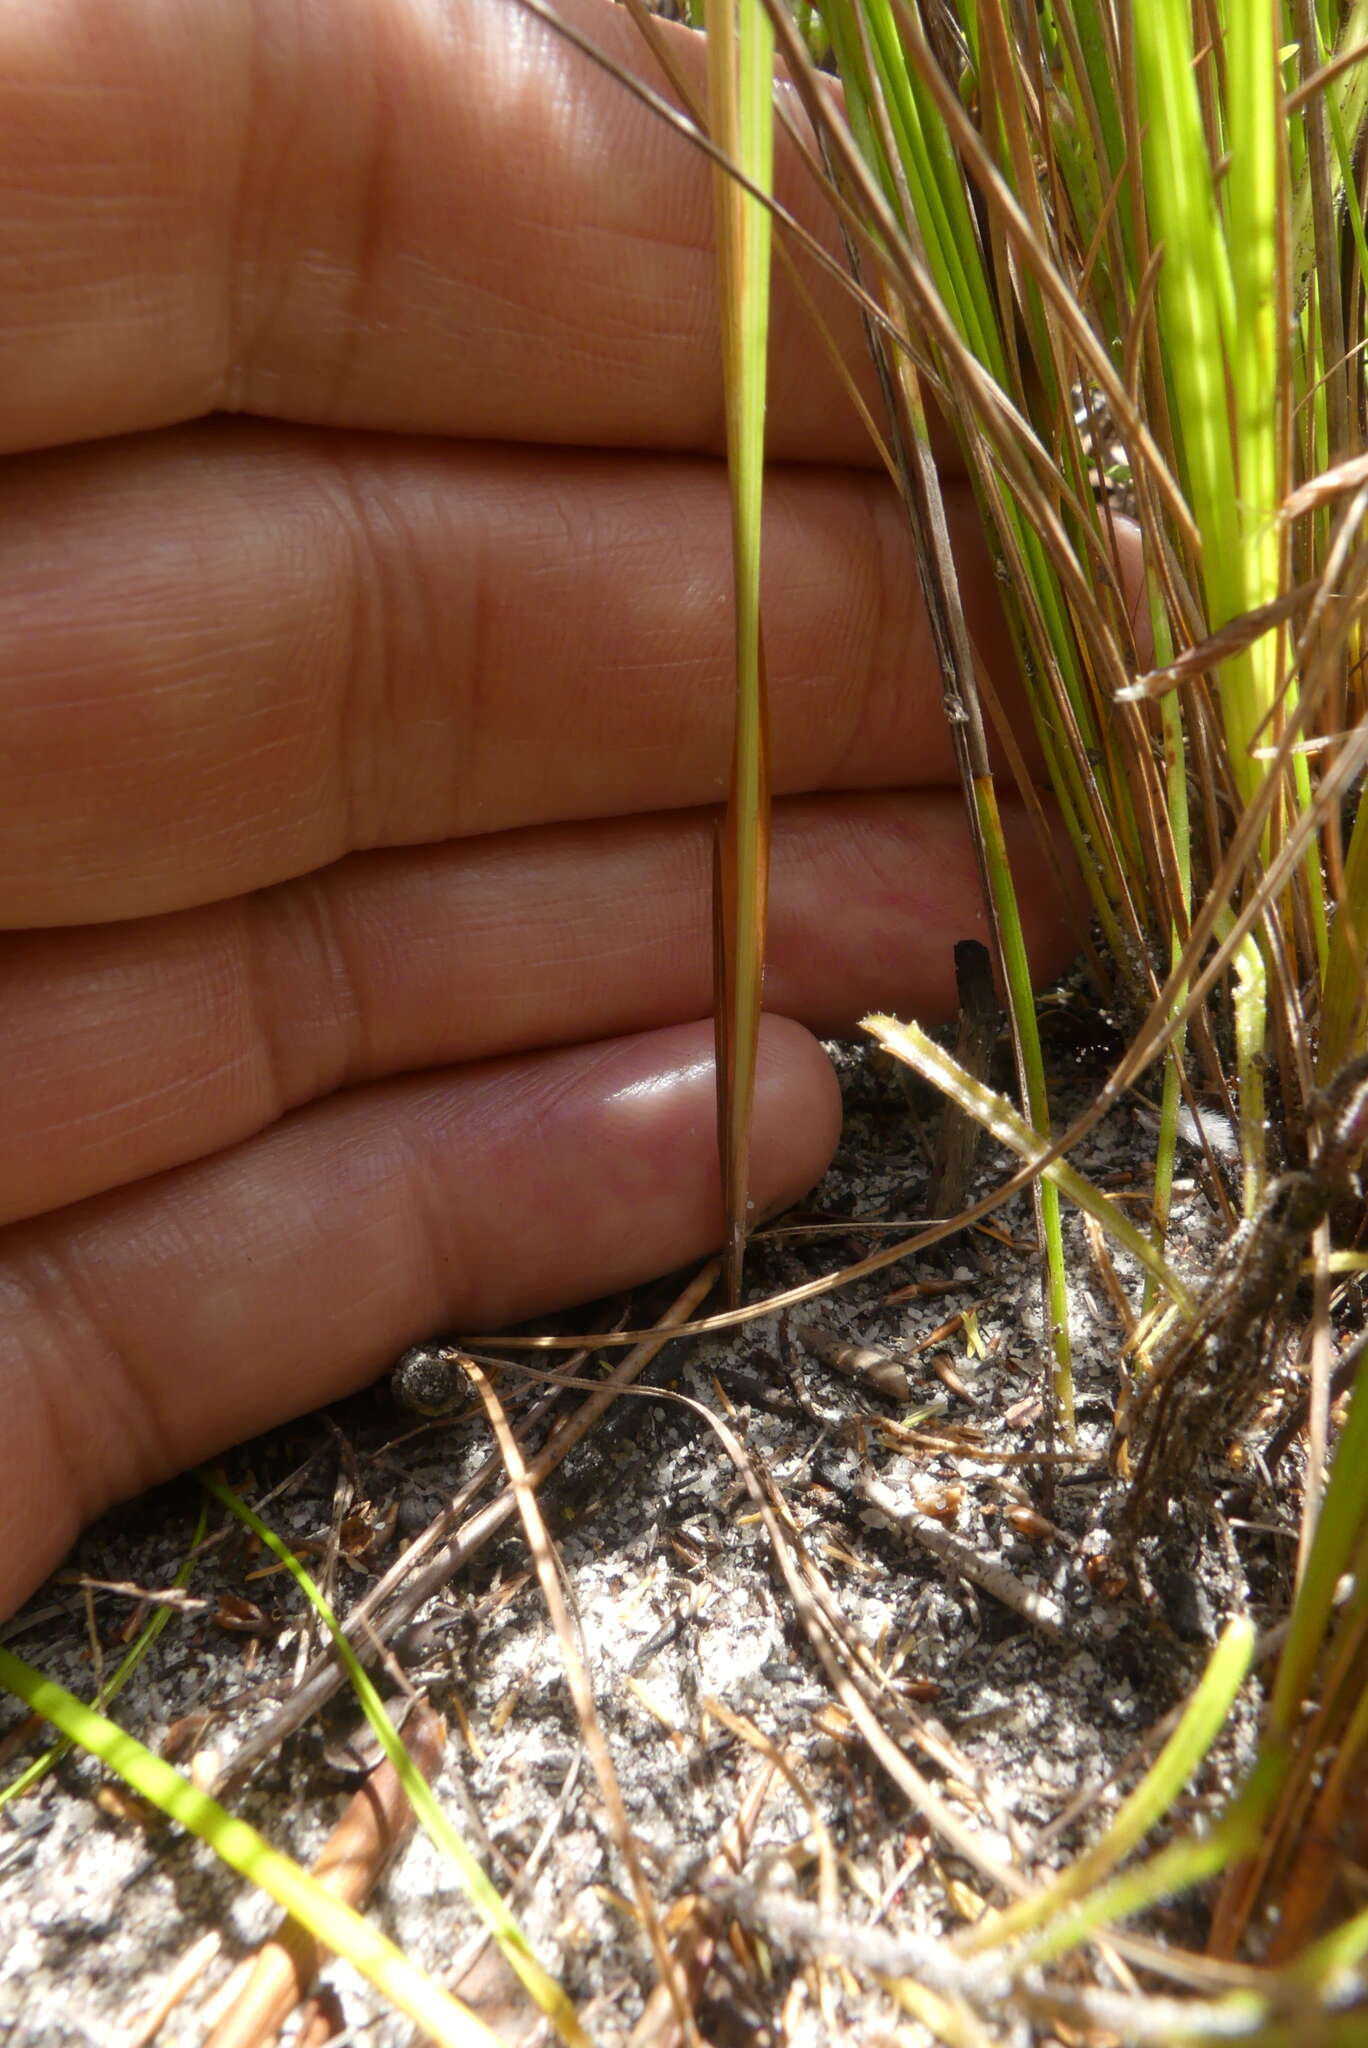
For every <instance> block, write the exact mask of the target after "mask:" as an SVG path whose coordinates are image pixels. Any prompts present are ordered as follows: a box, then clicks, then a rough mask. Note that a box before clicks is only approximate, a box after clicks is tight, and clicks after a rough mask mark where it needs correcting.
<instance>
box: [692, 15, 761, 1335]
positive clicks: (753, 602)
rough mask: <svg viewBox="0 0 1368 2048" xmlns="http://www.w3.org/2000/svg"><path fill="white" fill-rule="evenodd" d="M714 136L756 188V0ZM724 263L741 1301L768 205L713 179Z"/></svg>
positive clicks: (724, 993)
mask: <svg viewBox="0 0 1368 2048" xmlns="http://www.w3.org/2000/svg"><path fill="white" fill-rule="evenodd" d="M708 30H709V33H708V95H709V109H710V119H711V123H712V130H713V139H714V141H715V142H716V143H717V144H718V146H719V147H720V148H721V149H722V151H723V152H724V154H725V155H726V157H727V158H728V160H729V161H730V162H732V163H734V164H735V165H736V167H737V169H738V170H739V171H741V172H742V173H743V174H744V175H745V177H746V178H747V179H748V180H749V181H750V183H751V185H752V186H753V187H754V188H755V189H756V190H757V191H760V192H768V191H769V190H770V189H771V186H772V184H773V170H774V112H773V90H774V86H773V80H774V31H773V28H772V27H771V24H770V20H769V16H768V15H767V14H766V12H765V9H764V7H763V5H762V4H761V0H718V4H716V5H713V6H710V7H709V9H708ZM714 179H715V193H716V211H717V226H718V249H719V261H720V265H721V301H722V322H723V347H722V361H723V381H724V392H725V399H726V412H727V468H728V474H729V477H730V482H731V505H732V564H733V583H734V589H735V618H736V629H735V630H736V716H735V728H734V737H733V747H732V777H731V789H730V795H729V800H728V805H727V817H726V824H725V827H724V832H723V840H722V849H721V858H720V861H719V868H718V872H719V886H720V901H719V905H718V912H717V920H718V929H719V939H718V957H719V963H720V965H721V967H722V974H721V979H720V985H719V986H718V987H717V988H716V989H715V990H714V1003H715V1006H716V1009H717V1013H718V1022H717V1054H718V1059H717V1075H718V1144H719V1150H720V1153H721V1171H722V1203H723V1211H724V1216H725V1224H726V1244H725V1264H724V1271H725V1277H726V1284H727V1291H728V1294H729V1296H730V1298H731V1299H732V1300H733V1301H735V1300H737V1299H739V1296H740V1289H741V1267H742V1260H743V1257H744V1253H745V1243H746V1235H747V1230H748V1220H749V1208H748V1202H749V1168H750V1124H751V1109H752V1104H753V1101H754V1095H755V1062H756V1052H757V1043H758V1036H759V1030H760V1011H761V1004H762V998H763V986H762V984H763V979H764V960H765V920H766V910H767V901H768V884H769V766H768V733H767V710H766V701H765V670H764V652H763V647H762V643H761V631H760V549H761V519H762V505H763V494H764V472H765V392H766V363H767V351H768V345H769V301H770V268H771V245H772V239H773V238H772V227H771V217H770V213H769V209H768V208H767V207H766V206H764V205H763V204H762V203H761V201H760V200H759V199H758V198H756V197H755V196H753V193H752V192H750V191H747V190H744V189H743V188H742V187H741V186H740V185H739V184H738V183H737V182H736V181H735V180H734V179H733V178H730V177H728V176H727V174H726V173H725V172H724V171H722V170H717V171H716V172H715V173H714Z"/></svg>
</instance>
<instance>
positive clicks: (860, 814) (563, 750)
mask: <svg viewBox="0 0 1368 2048" xmlns="http://www.w3.org/2000/svg"><path fill="white" fill-rule="evenodd" d="M565 5H566V11H567V12H568V13H570V14H572V15H573V18H574V19H575V20H576V21H577V22H578V23H579V24H580V26H582V27H583V28H585V29H586V30H587V31H589V32H590V33H592V34H593V35H594V36H595V38H596V39H597V40H598V41H599V42H600V43H602V44H603V45H605V46H607V47H608V48H610V49H612V50H614V51H615V52H616V53H617V54H618V55H619V56H620V57H622V58H624V59H630V60H631V61H632V62H633V63H635V64H637V65H640V64H641V62H642V61H643V60H642V56H641V51H640V46H639V44H638V43H637V41H636V40H635V32H634V31H633V30H632V28H631V26H630V23H629V22H628V21H627V20H626V18H625V17H624V16H623V15H622V14H621V13H619V12H615V11H613V10H612V9H610V8H608V7H606V6H604V5H602V4H600V0H565ZM676 39H677V41H678V43H679V46H680V49H681V52H682V56H683V61H685V62H686V63H687V64H689V65H691V66H693V67H694V68H695V70H697V69H698V50H697V46H696V43H695V40H694V39H693V38H690V37H688V36H685V35H684V34H683V33H682V32H681V33H679V34H678V36H677V38H676ZM783 183H784V190H785V192H786V193H787V195H788V197H789V198H790V199H791V201H792V202H793V203H794V204H795V206H797V207H798V209H799V210H800V211H801V212H802V213H803V214H804V215H805V216H806V217H807V218H808V219H810V220H812V221H814V222H815V221H817V220H819V219H820V208H819V206H818V205H817V203H816V202H815V200H812V199H810V198H807V197H804V196H803V195H804V194H805V192H806V186H805V182H804V180H803V177H802V175H801V173H799V172H797V171H796V169H795V167H794V165H793V164H792V163H789V164H788V165H787V166H786V168H785V171H784V180H783ZM711 204H712V201H711V190H710V185H709V175H708V172H707V170H706V167H705V166H704V165H703V164H702V163H701V161H700V160H698V159H697V158H696V157H695V156H694V155H693V154H692V153H691V152H690V150H689V149H688V147H687V145H686V144H685V143H683V142H682V141H681V140H680V139H679V138H677V137H675V136H672V135H670V134H669V133H667V132H666V131H665V130H664V128H663V127H662V126H661V125H660V124H659V123H658V122H656V121H654V120H653V119H652V117H651V115H650V114H649V113H648V112H646V111H645V110H643V109H642V108H640V107H639V106H638V105H636V104H635V103H634V102H633V101H632V100H631V99H629V98H628V97H627V96H626V95H625V94H624V93H623V91H622V90H621V88H620V87H619V86H617V85H615V84H614V83H612V82H611V81H610V80H608V79H606V78H604V77H603V76H602V75H601V74H600V73H599V72H598V71H596V70H595V69H594V68H593V67H592V66H591V65H590V64H588V63H587V62H586V61H585V59H584V58H583V57H581V56H579V55H577V54H575V53H574V52H573V51H572V50H570V49H569V48H567V47H566V46H565V45H564V44H563V43H562V42H560V41H559V40H558V39H557V38H556V37H555V36H554V35H553V34H552V33H551V32H550V31H548V30H546V29H545V28H543V27H542V26H540V25H539V24H538V23H536V22H535V21H534V20H533V19H532V18H531V16H529V15H528V14H526V13H525V12H524V11H522V10H521V9H520V8H519V6H518V5H517V0H450V4H449V5H446V6H441V5H437V4H435V0H313V4H309V5H306V4H304V0H300V4H297V5H295V6H288V5H282V4H280V0H257V4H256V5H253V4H252V0H211V4H205V5H198V6H195V7H192V8H186V7H179V6H173V5H171V4H170V0H62V4H59V5H53V4H51V0H8V4H5V5H3V6H0V450H3V460H2V461H0V979H2V982H3V1002H0V1089H2V1090H3V1115H2V1117H0V1124H2V1126H3V1129H4V1133H5V1144H4V1147H3V1152H0V1224H2V1225H3V1226H4V1227H3V1229H0V1306H2V1308H3V1323H2V1324H0V1415H3V1418H4V1424H3V1430H0V1612H7V1611H10V1610H12V1609H13V1608H14V1607H15V1606H16V1605H17V1604H18V1602H19V1601H21V1600H22V1599H23V1598H24V1597H25V1596H26V1594H27V1593H29V1592H30V1591H31V1590H32V1588H33V1587H34V1586H35V1585H36V1584H37V1583H38V1582H39V1580H40V1579H41V1578H42V1577H43V1575H44V1574H45V1573H46V1572H47V1571H49V1570H50V1569H51V1568H52V1567H53V1566H54V1565H55V1564H57V1563H58V1562H59V1561H60V1559H61V1557H62V1555H63V1553H64V1551H65V1550H66V1549H67V1547H68V1546H69V1545H70V1543H71V1540H72V1538H73V1537H74V1535H75V1534H76V1532H77V1531H78V1529H79V1528H80V1527H81V1525H82V1524H83V1523H84V1522H86V1521H88V1520H89V1519H90V1518H91V1517H92V1516H94V1515H96V1514H97V1513H99V1512H100V1511H101V1510H102V1509H103V1508H104V1507H105V1506H107V1505H108V1504H109V1503H111V1502H112V1501H115V1500H117V1499H121V1498H124V1497H127V1496H128V1495H130V1494H133V1493H135V1492H137V1491H139V1490H140V1489H142V1488H144V1487H146V1486H147V1485H149V1484H150V1483H152V1482H153V1481H155V1480H157V1479H159V1478H162V1477H165V1476H166V1475H168V1474H170V1473H174V1472H176V1471H179V1470H181V1469H183V1468H185V1467H186V1466H187V1465H189V1464H191V1463H193V1462H194V1461H196V1460H197V1459H200V1458H202V1457H204V1456H206V1455H208V1454H210V1453H212V1452H213V1451H215V1450H217V1449H220V1448H222V1447H224V1446H226V1445H228V1444H230V1443H232V1442H234V1441H236V1440H238V1439H241V1438H242V1437H244V1436H247V1435H249V1434H251V1433H252V1432H254V1431H257V1430H260V1429H262V1428H264V1427H266V1426H268V1425H270V1424H272V1423H274V1422H277V1421H280V1420H283V1419H285V1418H287V1417H288V1416H290V1415H293V1414H298V1413H300V1412H302V1411H304V1410H307V1409H309V1408H311V1407H313V1406H316V1405H317V1404H319V1403H321V1402H324V1401H327V1400H329V1399H331V1398H334V1397H336V1396H339V1395H342V1394H344V1393H346V1392H348V1391H350V1390H352V1389H354V1388H356V1387H358V1386H361V1385H363V1384H365V1382H367V1381H368V1380H370V1379H373V1378H374V1377H375V1376H376V1374H377V1373H379V1372H381V1371H383V1370H384V1369H385V1367H386V1365H387V1364H388V1363H389V1362H390V1361H391V1360H392V1359H393V1358H394V1356H395V1355H396V1354H397V1353H398V1352H399V1351H400V1350H401V1349H402V1348H403V1347H404V1346H405V1345H407V1344H409V1343H411V1342H413V1341H414V1340H415V1339H418V1338H421V1337H423V1336H425V1335H427V1334H428V1333H430V1332H431V1331H433V1330H435V1329H439V1328H442V1329H458V1330H461V1331H464V1332H474V1331H478V1330H490V1329H494V1328H497V1327H498V1326H499V1325H501V1324H505V1323H507V1322H509V1321H511V1320H513V1319H517V1318H523V1317H527V1316H531V1315H535V1314H536V1313H538V1312H539V1311H543V1310H546V1309H548V1308H550V1307H553V1306H557V1305H562V1304H568V1303H571V1302H576V1301H581V1300H586V1299H589V1298H591V1297H593V1296H594V1295H597V1294H600V1293H603V1292H606V1291H608V1290H611V1289H616V1288H620V1287H622V1286H625V1285H627V1284H629V1283H632V1282H635V1281H639V1280H643V1279H645V1278H647V1277H649V1276H652V1275H655V1274H658V1273H660V1272H662V1271H666V1270H668V1269H669V1268H671V1267H673V1266H676V1265H679V1264H682V1263H684V1262H686V1261H688V1260H690V1259H692V1258H695V1257H697V1256H699V1255H701V1254H703V1253H705V1252H706V1251H707V1250H709V1249H710V1248H711V1247H713V1246H714V1245H715V1244H716V1242H717V1240H718V1238H719V1235H720V1227H721V1226H720V1218H719V1211H718V1200H717V1194H716V1157H715V1145H714V1122H713V1100H712V1090H713V1076H712V1065H711V1025H710V1023H709V1021H708V1018H709V1009H710V992H709V933H708V867H709V832H710V829H711V828H710V822H709V820H710V816H711V813H710V812H709V811H708V810H707V809H706V808H705V807H707V806H710V805H712V804H714V803H715V802H716V800H717V799H718V797H719V796H720V794H721V793H722V791H723V789H724V786H725V775H726V768H727V760H728V732H729V690H730V678H729V667H728V664H729V652H730V628H729V623H728V587H729V586H728V574H729V568H728V559H729V558H728V541H727V524H726V521H727V513H726V486H725V475H724V470H723V467H722V465H721V463H720V461H719V459H718V450H719V443H720V420H721V399H720V389H719V372H718V357H717V349H716V340H715V333H716V308H715V299H714V286H713V257H712V251H711V222H712V215H711ZM823 233H824V234H825V235H826V236H827V238H828V239H831V230H830V229H829V228H825V229H824V230H823ZM825 303H826V305H827V310H828V312H829V314H830V316H831V317H832V319H833V320H834V321H835V322H836V323H837V325H838V327H839V330H840V333H841V335H842V337H843V340H844V341H845V342H846V344H847V345H848V346H849V349H850V351H851V354H852V358H853V357H854V356H856V355H857V353H858V350H859V345H860V344H859V336H858V330H857V328H856V325H855V323H854V321H853V318H852V317H851V315H850V314H849V312H848V310H845V309H843V308H842V306H841V304H840V302H839V300H838V299H837V297H836V296H835V295H834V293H833V292H828V293H826V294H825ZM776 320H777V338H776V345H775V354H774V368H773V395H772V411H771V446H772V450H773V453H774V456H775V458H776V463H777V467H776V471H775V475H774V479H773V484H772V488H771V491H770V497H769V507H768V515H767V516H768V526H767V536H766V544H767V549H768V554H767V564H766V586H765V596H766V604H767V616H768V636H769V658H770V675H771V687H772V696H773V724H774V741H775V745H774V774H775V784H776V790H777V793H778V797H779V801H778V804H777V808H776V818H775V857H774V858H775V870H774V881H773V911H772V942H771V964H770V970H769V980H768V985H767V995H768V1004H769V1008H770V1010H771V1012H772V1013H773V1014H772V1015H771V1016H769V1017H768V1018H767V1020H766V1023H765V1027H764V1034H763V1056H762V1063H761V1069H760V1079H759V1087H758V1096H757V1103H756V1150H755V1162H754V1173H753V1192H754V1195H755V1199H756V1201H757V1203H758V1205H759V1206H760V1207H761V1208H764V1209H773V1208H775V1207H776V1206H779V1205H782V1204H784V1203H786V1202H788V1201H791V1200H793V1199H795V1198H796V1197H798V1196H799V1195H801V1194H802V1193H803V1191H804V1190H805V1189H807V1188H808V1187H809V1186H810V1185H811V1184H812V1183H813V1181H814V1180H815V1179H816V1178H817V1177H818V1175H819V1174H820V1173H821V1171H822V1168H823V1166H824V1165H825V1163H826V1160H827V1158H828V1157H829V1155H830V1153H831V1150H832V1148H833V1145H834V1143H835V1140H836V1136H837V1130H838V1122H839V1102H838V1097H837V1090H836V1085H835V1081H834V1078H833V1076H832V1072H831V1069H830V1066H829V1064H828V1062H827V1059H826V1056H825V1054H824V1053H823V1051H822V1049H821V1047H820V1046H819V1044H818V1043H817V1040H816V1038H815V1037H814V1036H813V1035H812V1034H813V1033H814V1032H831V1031H834V1030H836V1029H840V1028H846V1027H848V1026H850V1025H852V1024H853V1023H854V1021H855V1020H856V1019H857V1018H858V1017H859V1016H860V1015H861V1014H862V1013H863V1012H864V1011H865V1010H867V1009H868V1008H870V1007H873V1006H880V1007H885V1008H891V1009H894V1010H898V1011H901V1012H903V1013H904V1014H908V1013H917V1014H920V1015H922V1016H924V1017H931V1018H939V1017H943V1016H945V1015H946V1014H947V1013H948V1011H949V1010H950V1009H951V1007H952V1005H953V967H952V961H951V948H952V946H953V944H954V942H955V940H956V939H958V938H961V937H964V936H968V935H973V934H974V933H978V932H981V931H982V928H983V920H982V914H981V908H980V904H979V899H978V890H977V884H976V880H975V873H974V864H973V860H972V856H971V851H970V846H969V841H968V837H967V833H966V829H965V826H964V823H963V812H962V805H961V800H960V798H959V795H958V792H957V790H956V788H955V786H954V768H953V762H952V758H951V753H950V748H949V744H948V742H947V739H946V737H945V733H944V729H943V725H942V721H941V718H940V713H939V709H938V682H937V678H936V674H935V669H934V664H933V661H932V656H931V650H930V645H929V640H928V635H927V631H926V626H925V621H924V618H923V615H922V610H921V606H920V602H919V599H918V595H917V587H916V572H915V567H914V564H913V560H912V556H911V554H910V551H909V548H908V544H907V541H906V537H905V529H904V524H903V520H902V516H901V514H900V512H899V508H898V505H897V502H896V499H895V497H894V496H893V494H892V492H891V490H890V489H889V487H888V486H887V484H886V483H885V482H884V481H883V479H882V478H881V477H880V475H879V474H878V472H877V470H876V469H875V467H874V466H873V464H872V462H871V460H870V457H869V453H868V449H867V447H866V445H865V440H864V436H863V433H862V430H861V428H860V426H859V424H858V422H857V420H856V418H855V416H854V414H853V412H852V410H851V409H850V407H849V405H848V404H847V403H846V402H845V401H844V400H843V398H842V396H841V394H840V390H839V387H838V385H837V383H836V381H835V379H834V377H833V375H832V373H831V371H830V369H829V368H828V366H827V365H826V363H825V361H824V359H823V356H822V353H821V349H820V346H819V345H818V344H817V343H816V342H815V340H814V339H813V337H812V335H811V333H810V331H809V329H808V328H807V326H806V324H805V323H804V321H803V319H802V317H801V315H800V314H799V312H798V311H797V309H796V307H795V305H794V303H793V302H792V301H791V299H789V298H788V297H787V296H786V295H784V294H783V293H782V292H781V296H780V301H779V304H778V307H777V311H776ZM946 484H947V491H948V496H949V502H950V507H951V514H952V522H953V527H954V533H955V538H956V545H957V549H958V551H959V555H960V559H961V563H962V574H963V587H964V592H965V599H966V604H967V607H968V611H969V617H970V624H971V627H972V630H973V631H974V633H975V636H976V638H977V639H978V641H979V644H980V646H981V647H982V649H983V651H984V654H985V656H986V658H987V660H988V663H989V666H990V668H991V670H992V671H993V673H994V674H995V676H996V678H997V680H998V683H999V686H1000V687H1001V689H1002V690H1003V692H1004V694H1005V695H1007V696H1008V697H1010V696H1011V695H1012V692H1013V683H1012V677H1011V673H1010V663H1009V660H1008V657H1007V652H1006V646H1005V641H1004V636H1003V632H1002V628H1001V624H1000V621H999V619H998V616H997V612H996V607H995V604H994V600H993V595H992V592H993V580H992V572H991V569H990V566H989V563H988V558H987V555H986V552H985V550H984V547H983V544H982V542H981V540H980V538H979V536H978V534H977V531H976V527H975V522H974V517H973V512H972V507H971V505H970V501H969V496H968V492H967V488H966V486H965V485H964V483H963V481H962V479H959V478H958V477H956V476H955V475H954V474H953V472H952V471H951V472H948V473H947V478H946ZM1007 812H1008V820H1009V830H1010V832H1011V836H1012V842H1013V845H1014V847H1015V848H1016V849H1017V852H1018V855H1019V858H1020V863H1021V873H1022V876H1023V886H1022V896H1023V900H1024V903H1025V905H1026V908H1027V913H1028V918H1029V924H1030V939H1031V944H1032V947H1033V950H1034V957H1035V962H1036V966H1037V968H1038V970H1039V971H1040V972H1041V973H1048V972H1050V971H1052V970H1054V969H1057V968H1058V967H1060V966H1061V965H1062V964H1063V963H1064V962H1065V961H1066V960H1067V958H1068V957H1069V954H1070V952H1071V951H1072V949H1073V945H1074V943H1075V938H1076V929H1075V928H1074V926H1073V925H1072V924H1071V921H1070V919H1069V917H1068V916H1067V915H1066V914H1065V912H1064V910H1063V908H1062V906H1061V903H1060V898H1059V892H1058V889H1057V888H1056V886H1055V883H1054V882H1053V880H1052V870H1051V866H1050V863H1049V862H1047V861H1046V859H1045V858H1044V856H1043V855H1042V853H1041V852H1040V850H1039V849H1038V848H1037V847H1035V845H1034V844H1033V841H1032V837H1031V833H1030V831H1029V829H1028V827H1027V826H1026V825H1025V823H1024V821H1023V813H1022V810H1021V807H1020V806H1019V805H1018V804H1016V803H1015V801H1014V800H1012V799H1010V798H1009V799H1008V800H1007Z"/></svg>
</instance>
